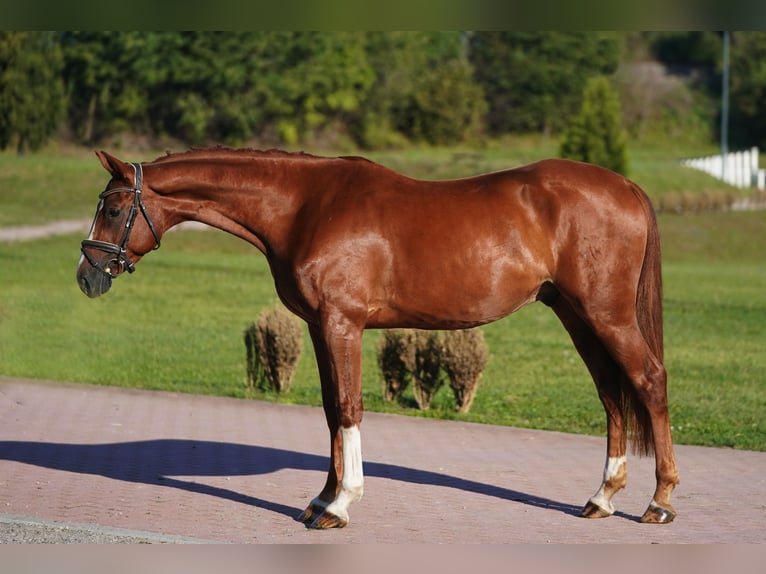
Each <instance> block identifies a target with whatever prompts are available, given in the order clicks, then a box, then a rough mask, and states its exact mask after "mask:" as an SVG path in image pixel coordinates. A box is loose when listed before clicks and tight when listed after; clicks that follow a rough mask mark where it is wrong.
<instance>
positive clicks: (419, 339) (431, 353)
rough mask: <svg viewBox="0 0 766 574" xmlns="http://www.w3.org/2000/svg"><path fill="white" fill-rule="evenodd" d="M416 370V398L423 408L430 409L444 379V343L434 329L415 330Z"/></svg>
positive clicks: (414, 386) (414, 387) (413, 377)
mask: <svg viewBox="0 0 766 574" xmlns="http://www.w3.org/2000/svg"><path fill="white" fill-rule="evenodd" d="M413 335H414V336H413V341H414V347H415V370H414V371H413V372H412V379H413V383H414V384H413V391H414V393H415V400H416V401H417V403H418V406H419V407H420V409H421V410H428V408H429V407H430V406H431V401H432V400H433V398H434V395H435V394H436V391H438V390H439V389H440V388H441V386H442V384H444V379H443V378H442V376H441V353H442V345H441V341H440V340H439V334H438V333H435V332H433V331H420V330H417V331H414V333H413Z"/></svg>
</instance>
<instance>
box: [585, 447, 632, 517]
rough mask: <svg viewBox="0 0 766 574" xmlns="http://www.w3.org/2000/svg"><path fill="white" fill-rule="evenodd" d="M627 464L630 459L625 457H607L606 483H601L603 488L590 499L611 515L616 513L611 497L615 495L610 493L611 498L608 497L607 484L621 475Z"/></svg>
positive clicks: (605, 467) (605, 466) (605, 468)
mask: <svg viewBox="0 0 766 574" xmlns="http://www.w3.org/2000/svg"><path fill="white" fill-rule="evenodd" d="M627 462H628V459H627V457H625V456H618V457H607V459H606V465H604V482H602V483H601V488H599V489H598V492H597V493H596V494H594V495H593V496H592V497H591V499H590V501H591V502H592V503H593V504H595V505H596V506H598V507H599V508H602V509H604V510H606V511H607V512H609V513H610V514H612V513H614V505H613V504H612V500H611V495H612V494H614V493H610V496H608V497H607V495H606V484H607V483H608V482H609V481H610V480H612V479H613V478H614V477H615V476H617V475H618V474H619V473H620V471H621V470H622V467H623V465H625V464H627Z"/></svg>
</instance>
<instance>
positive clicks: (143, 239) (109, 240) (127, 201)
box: [77, 151, 160, 297]
mask: <svg viewBox="0 0 766 574" xmlns="http://www.w3.org/2000/svg"><path fill="white" fill-rule="evenodd" d="M96 155H97V156H98V158H99V159H100V160H101V164H102V165H103V166H104V169H106V170H107V171H108V172H109V173H110V174H111V176H112V179H111V180H110V181H109V183H108V184H107V186H106V189H105V190H104V191H103V192H101V194H100V195H99V196H98V197H99V203H98V208H97V209H96V216H95V218H94V219H93V224H92V225H91V229H90V236H89V237H88V239H86V240H85V241H83V242H82V249H81V250H82V257H81V258H80V263H79V265H78V266H77V283H78V284H79V285H80V289H81V290H82V292H83V293H85V294H86V295H87V296H88V297H98V296H99V295H103V294H104V293H106V292H107V291H108V290H109V288H110V287H111V286H112V279H114V278H115V277H117V276H118V275H120V274H121V273H123V272H124V271H127V272H128V273H132V272H133V271H134V269H135V264H136V263H137V262H138V261H139V260H140V259H141V257H143V256H144V255H145V254H146V253H147V252H149V251H151V250H152V249H157V248H158V247H159V246H160V235H159V234H158V232H157V229H156V228H155V226H154V223H153V222H152V217H151V216H150V214H149V212H148V211H147V208H146V206H145V205H144V200H143V191H144V190H143V169H142V168H141V164H138V163H125V162H122V161H120V160H119V159H117V158H116V157H112V156H111V155H109V154H108V153H106V152H103V151H99V152H96Z"/></svg>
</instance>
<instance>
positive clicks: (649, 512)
mask: <svg viewBox="0 0 766 574" xmlns="http://www.w3.org/2000/svg"><path fill="white" fill-rule="evenodd" d="M675 517H676V511H675V510H674V509H673V507H672V506H670V505H668V506H667V507H666V508H664V507H662V506H659V505H658V504H657V503H656V502H654V501H652V502H651V503H650V504H649V508H647V509H646V512H644V515H643V516H642V517H641V522H642V523H644V524H668V523H669V522H673V520H674V519H675Z"/></svg>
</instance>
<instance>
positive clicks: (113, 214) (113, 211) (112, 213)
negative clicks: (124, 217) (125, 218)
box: [106, 207, 122, 218]
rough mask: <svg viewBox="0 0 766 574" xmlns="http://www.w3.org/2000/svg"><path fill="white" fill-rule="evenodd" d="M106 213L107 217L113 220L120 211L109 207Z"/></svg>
mask: <svg viewBox="0 0 766 574" xmlns="http://www.w3.org/2000/svg"><path fill="white" fill-rule="evenodd" d="M106 213H107V215H108V216H109V217H112V218H115V217H119V216H120V214H121V213H122V210H121V209H120V208H118V207H110V208H109V209H108V210H107V212H106Z"/></svg>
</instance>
